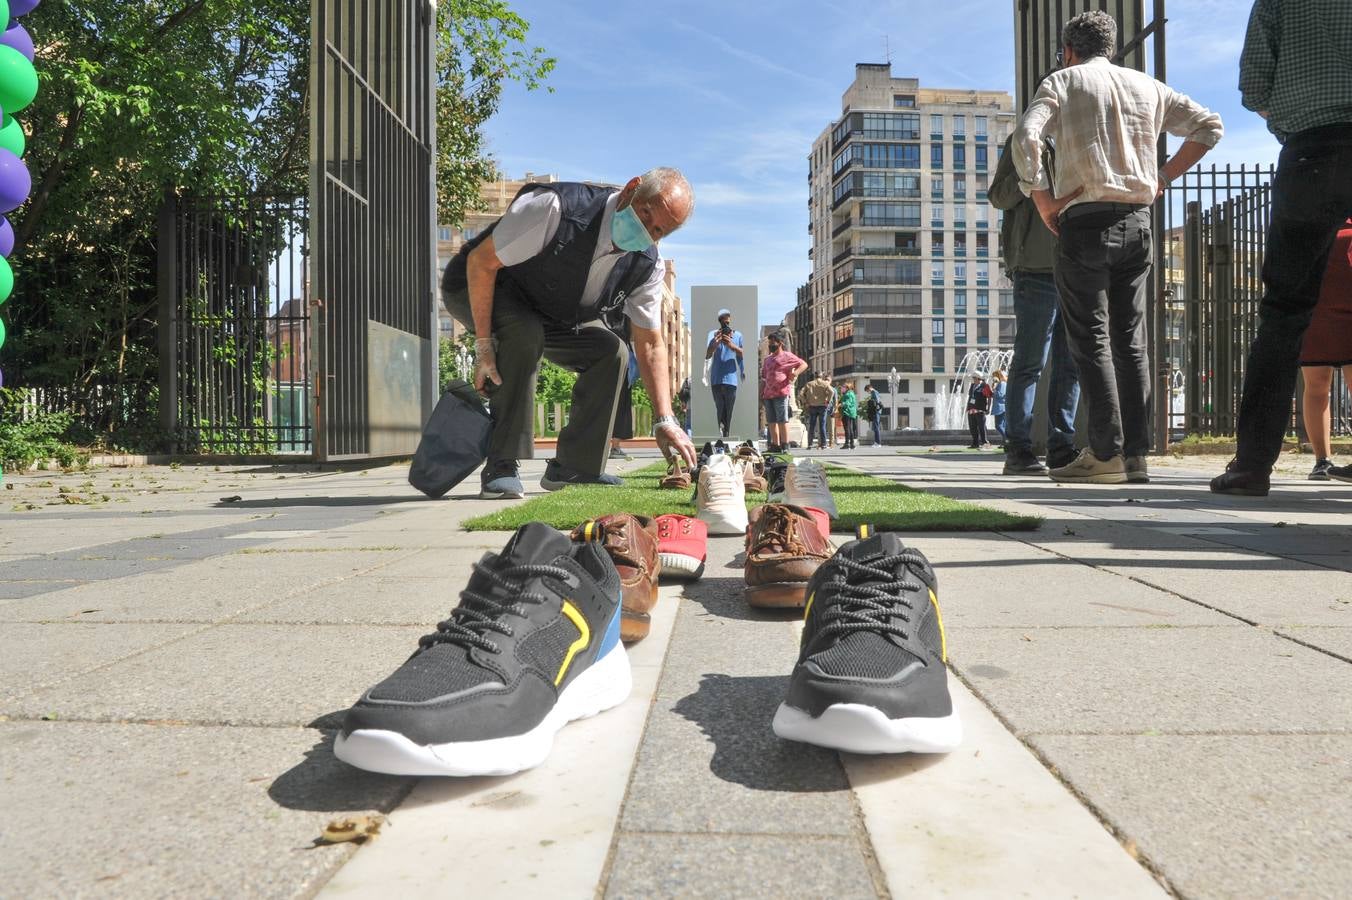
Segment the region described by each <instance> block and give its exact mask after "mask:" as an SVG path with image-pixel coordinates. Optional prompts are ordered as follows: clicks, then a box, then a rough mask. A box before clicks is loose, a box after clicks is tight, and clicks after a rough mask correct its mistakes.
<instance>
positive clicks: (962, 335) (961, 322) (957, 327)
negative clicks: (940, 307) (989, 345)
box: [953, 319, 967, 344]
mask: <svg viewBox="0 0 1352 900" xmlns="http://www.w3.org/2000/svg"><path fill="white" fill-rule="evenodd" d="M953 343H955V344H965V343H967V320H966V319H958V320H957V321H956V322H954V323H953Z"/></svg>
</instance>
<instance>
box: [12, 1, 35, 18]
mask: <svg viewBox="0 0 1352 900" xmlns="http://www.w3.org/2000/svg"><path fill="white" fill-rule="evenodd" d="M37 8H38V0H9V14H10V16H11V17H14V16H26V15H28V14H29V13H31V12H32V11H33V10H35V9H37Z"/></svg>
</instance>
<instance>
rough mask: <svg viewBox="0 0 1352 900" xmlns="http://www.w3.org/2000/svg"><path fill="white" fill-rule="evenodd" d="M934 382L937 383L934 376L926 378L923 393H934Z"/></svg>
mask: <svg viewBox="0 0 1352 900" xmlns="http://www.w3.org/2000/svg"><path fill="white" fill-rule="evenodd" d="M934 383H935V382H934V379H933V378H926V379H925V383H924V387H925V389H924V390H923V391H922V392H921V393H924V394H932V393H934Z"/></svg>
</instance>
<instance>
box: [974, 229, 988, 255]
mask: <svg viewBox="0 0 1352 900" xmlns="http://www.w3.org/2000/svg"><path fill="white" fill-rule="evenodd" d="M990 252H991V236H990V235H989V234H987V233H986V232H984V231H979V232H977V235H976V255H977V256H989V255H990Z"/></svg>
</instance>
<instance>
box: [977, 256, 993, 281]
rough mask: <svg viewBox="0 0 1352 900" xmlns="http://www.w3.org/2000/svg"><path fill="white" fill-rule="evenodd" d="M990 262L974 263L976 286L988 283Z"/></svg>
mask: <svg viewBox="0 0 1352 900" xmlns="http://www.w3.org/2000/svg"><path fill="white" fill-rule="evenodd" d="M990 278H991V264H990V263H988V262H979V263H977V264H976V283H977V287H980V286H982V285H985V284H990Z"/></svg>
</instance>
